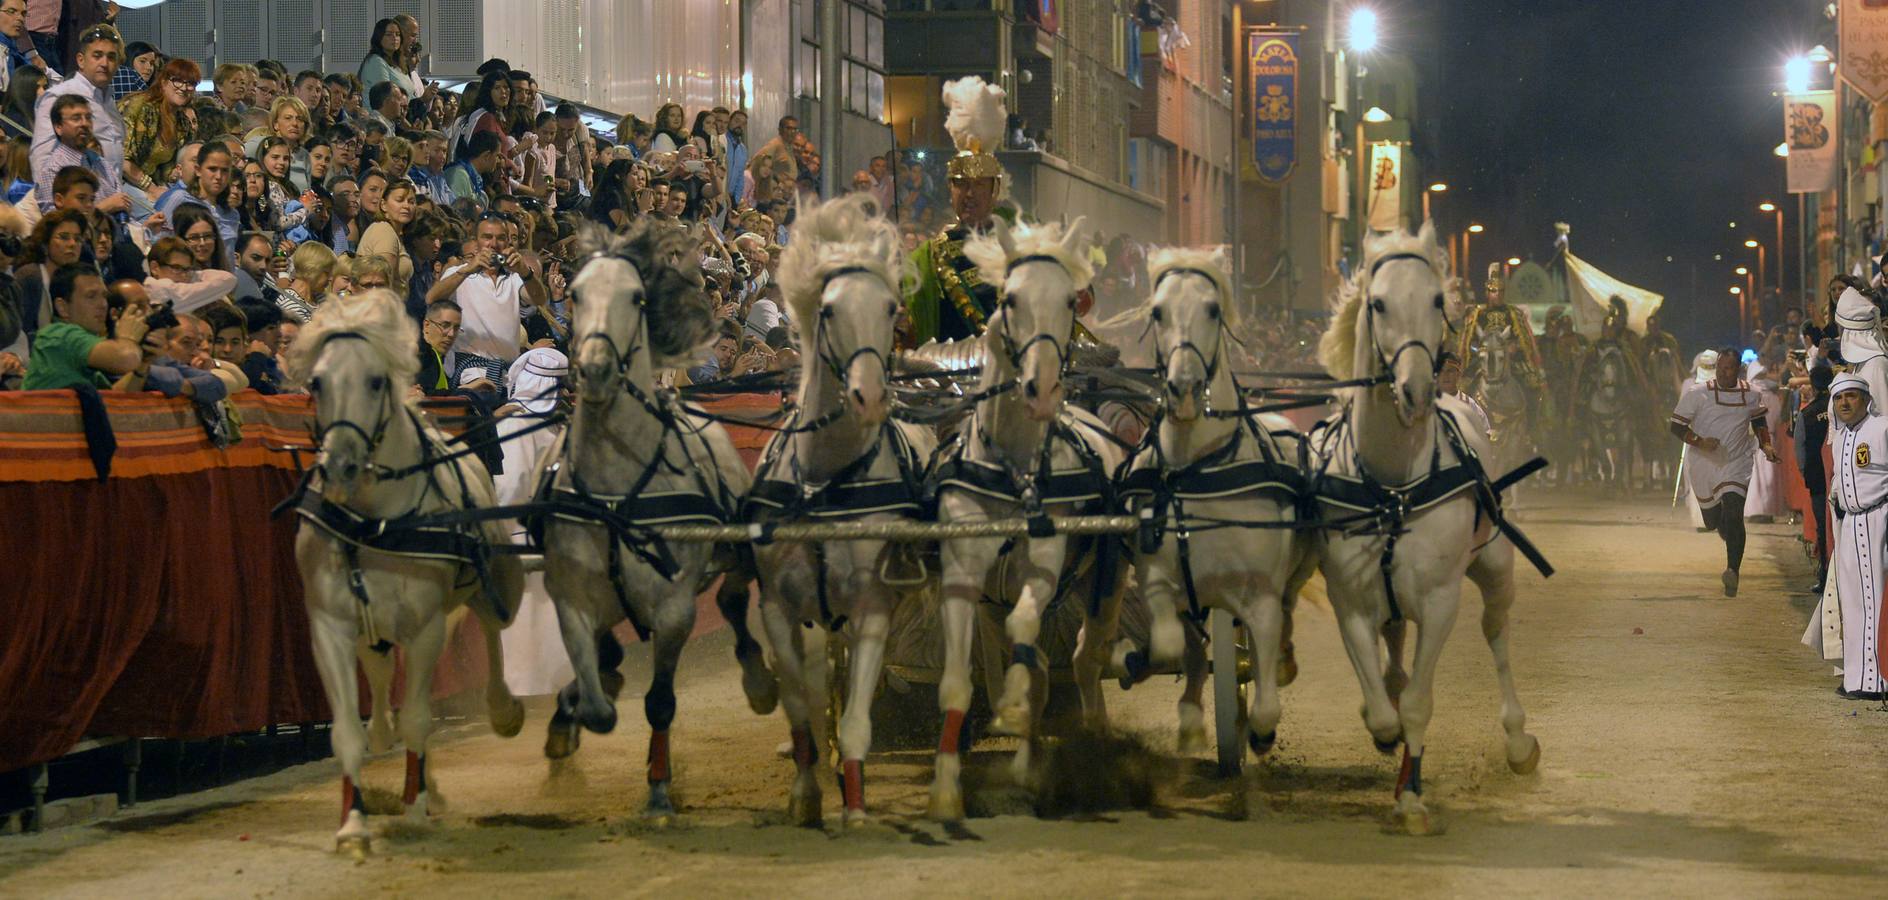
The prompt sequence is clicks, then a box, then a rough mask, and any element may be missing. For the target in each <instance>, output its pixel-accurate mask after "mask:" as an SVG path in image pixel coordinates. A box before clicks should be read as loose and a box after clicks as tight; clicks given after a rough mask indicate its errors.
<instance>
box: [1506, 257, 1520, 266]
mask: <svg viewBox="0 0 1888 900" xmlns="http://www.w3.org/2000/svg"><path fill="white" fill-rule="evenodd" d="M1520 264H1521V257H1519V256H1510V257H1508V265H1511V266H1518V265H1520Z"/></svg>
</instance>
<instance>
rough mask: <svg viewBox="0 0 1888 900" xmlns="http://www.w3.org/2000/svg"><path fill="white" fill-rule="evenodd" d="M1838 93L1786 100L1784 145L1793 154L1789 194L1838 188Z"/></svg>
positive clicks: (1790, 158) (1826, 92) (1791, 97)
mask: <svg viewBox="0 0 1888 900" xmlns="http://www.w3.org/2000/svg"><path fill="white" fill-rule="evenodd" d="M1840 113H1841V109H1840V107H1838V106H1837V105H1836V92H1835V91H1810V92H1808V93H1802V94H1789V95H1787V96H1785V97H1784V98H1783V142H1784V144H1786V145H1787V146H1788V147H1789V151H1790V155H1789V157H1788V159H1787V160H1786V163H1787V165H1785V167H1784V168H1785V169H1787V170H1788V172H1789V192H1790V193H1792V194H1813V193H1816V192H1817V191H1827V190H1831V189H1833V188H1834V187H1835V186H1836V171H1837V166H1836V147H1837V144H1838V143H1839V142H1838V141H1837V140H1836V125H1837V121H1836V120H1837V117H1838V116H1839V115H1840Z"/></svg>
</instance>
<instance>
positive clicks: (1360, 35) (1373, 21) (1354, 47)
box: [1350, 6, 1377, 53]
mask: <svg viewBox="0 0 1888 900" xmlns="http://www.w3.org/2000/svg"><path fill="white" fill-rule="evenodd" d="M1350 49H1351V51H1352V52H1353V53H1369V52H1370V51H1372V50H1375V49H1377V11H1376V10H1374V9H1371V8H1370V7H1368V6H1359V7H1357V8H1356V9H1354V10H1351V13H1350Z"/></svg>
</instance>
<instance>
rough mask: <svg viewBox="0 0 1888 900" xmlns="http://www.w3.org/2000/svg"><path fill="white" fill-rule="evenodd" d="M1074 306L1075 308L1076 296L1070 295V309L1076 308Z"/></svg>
mask: <svg viewBox="0 0 1888 900" xmlns="http://www.w3.org/2000/svg"><path fill="white" fill-rule="evenodd" d="M1074 308H1075V297H1074V296H1072V295H1071V296H1070V297H1069V309H1074Z"/></svg>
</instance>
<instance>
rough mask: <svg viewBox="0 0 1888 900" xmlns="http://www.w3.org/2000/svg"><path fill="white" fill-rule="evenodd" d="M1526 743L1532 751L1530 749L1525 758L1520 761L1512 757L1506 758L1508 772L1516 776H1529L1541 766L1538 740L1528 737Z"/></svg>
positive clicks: (1531, 736)
mask: <svg viewBox="0 0 1888 900" xmlns="http://www.w3.org/2000/svg"><path fill="white" fill-rule="evenodd" d="M1528 743H1529V744H1531V745H1532V749H1530V750H1529V751H1528V752H1527V755H1526V756H1524V757H1522V758H1520V759H1515V758H1514V757H1513V756H1510V757H1508V771H1510V772H1513V773H1514V774H1516V775H1529V774H1532V773H1533V772H1534V770H1535V769H1536V768H1537V767H1539V766H1540V764H1541V742H1540V739H1539V738H1536V737H1534V736H1533V735H1529V736H1528Z"/></svg>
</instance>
